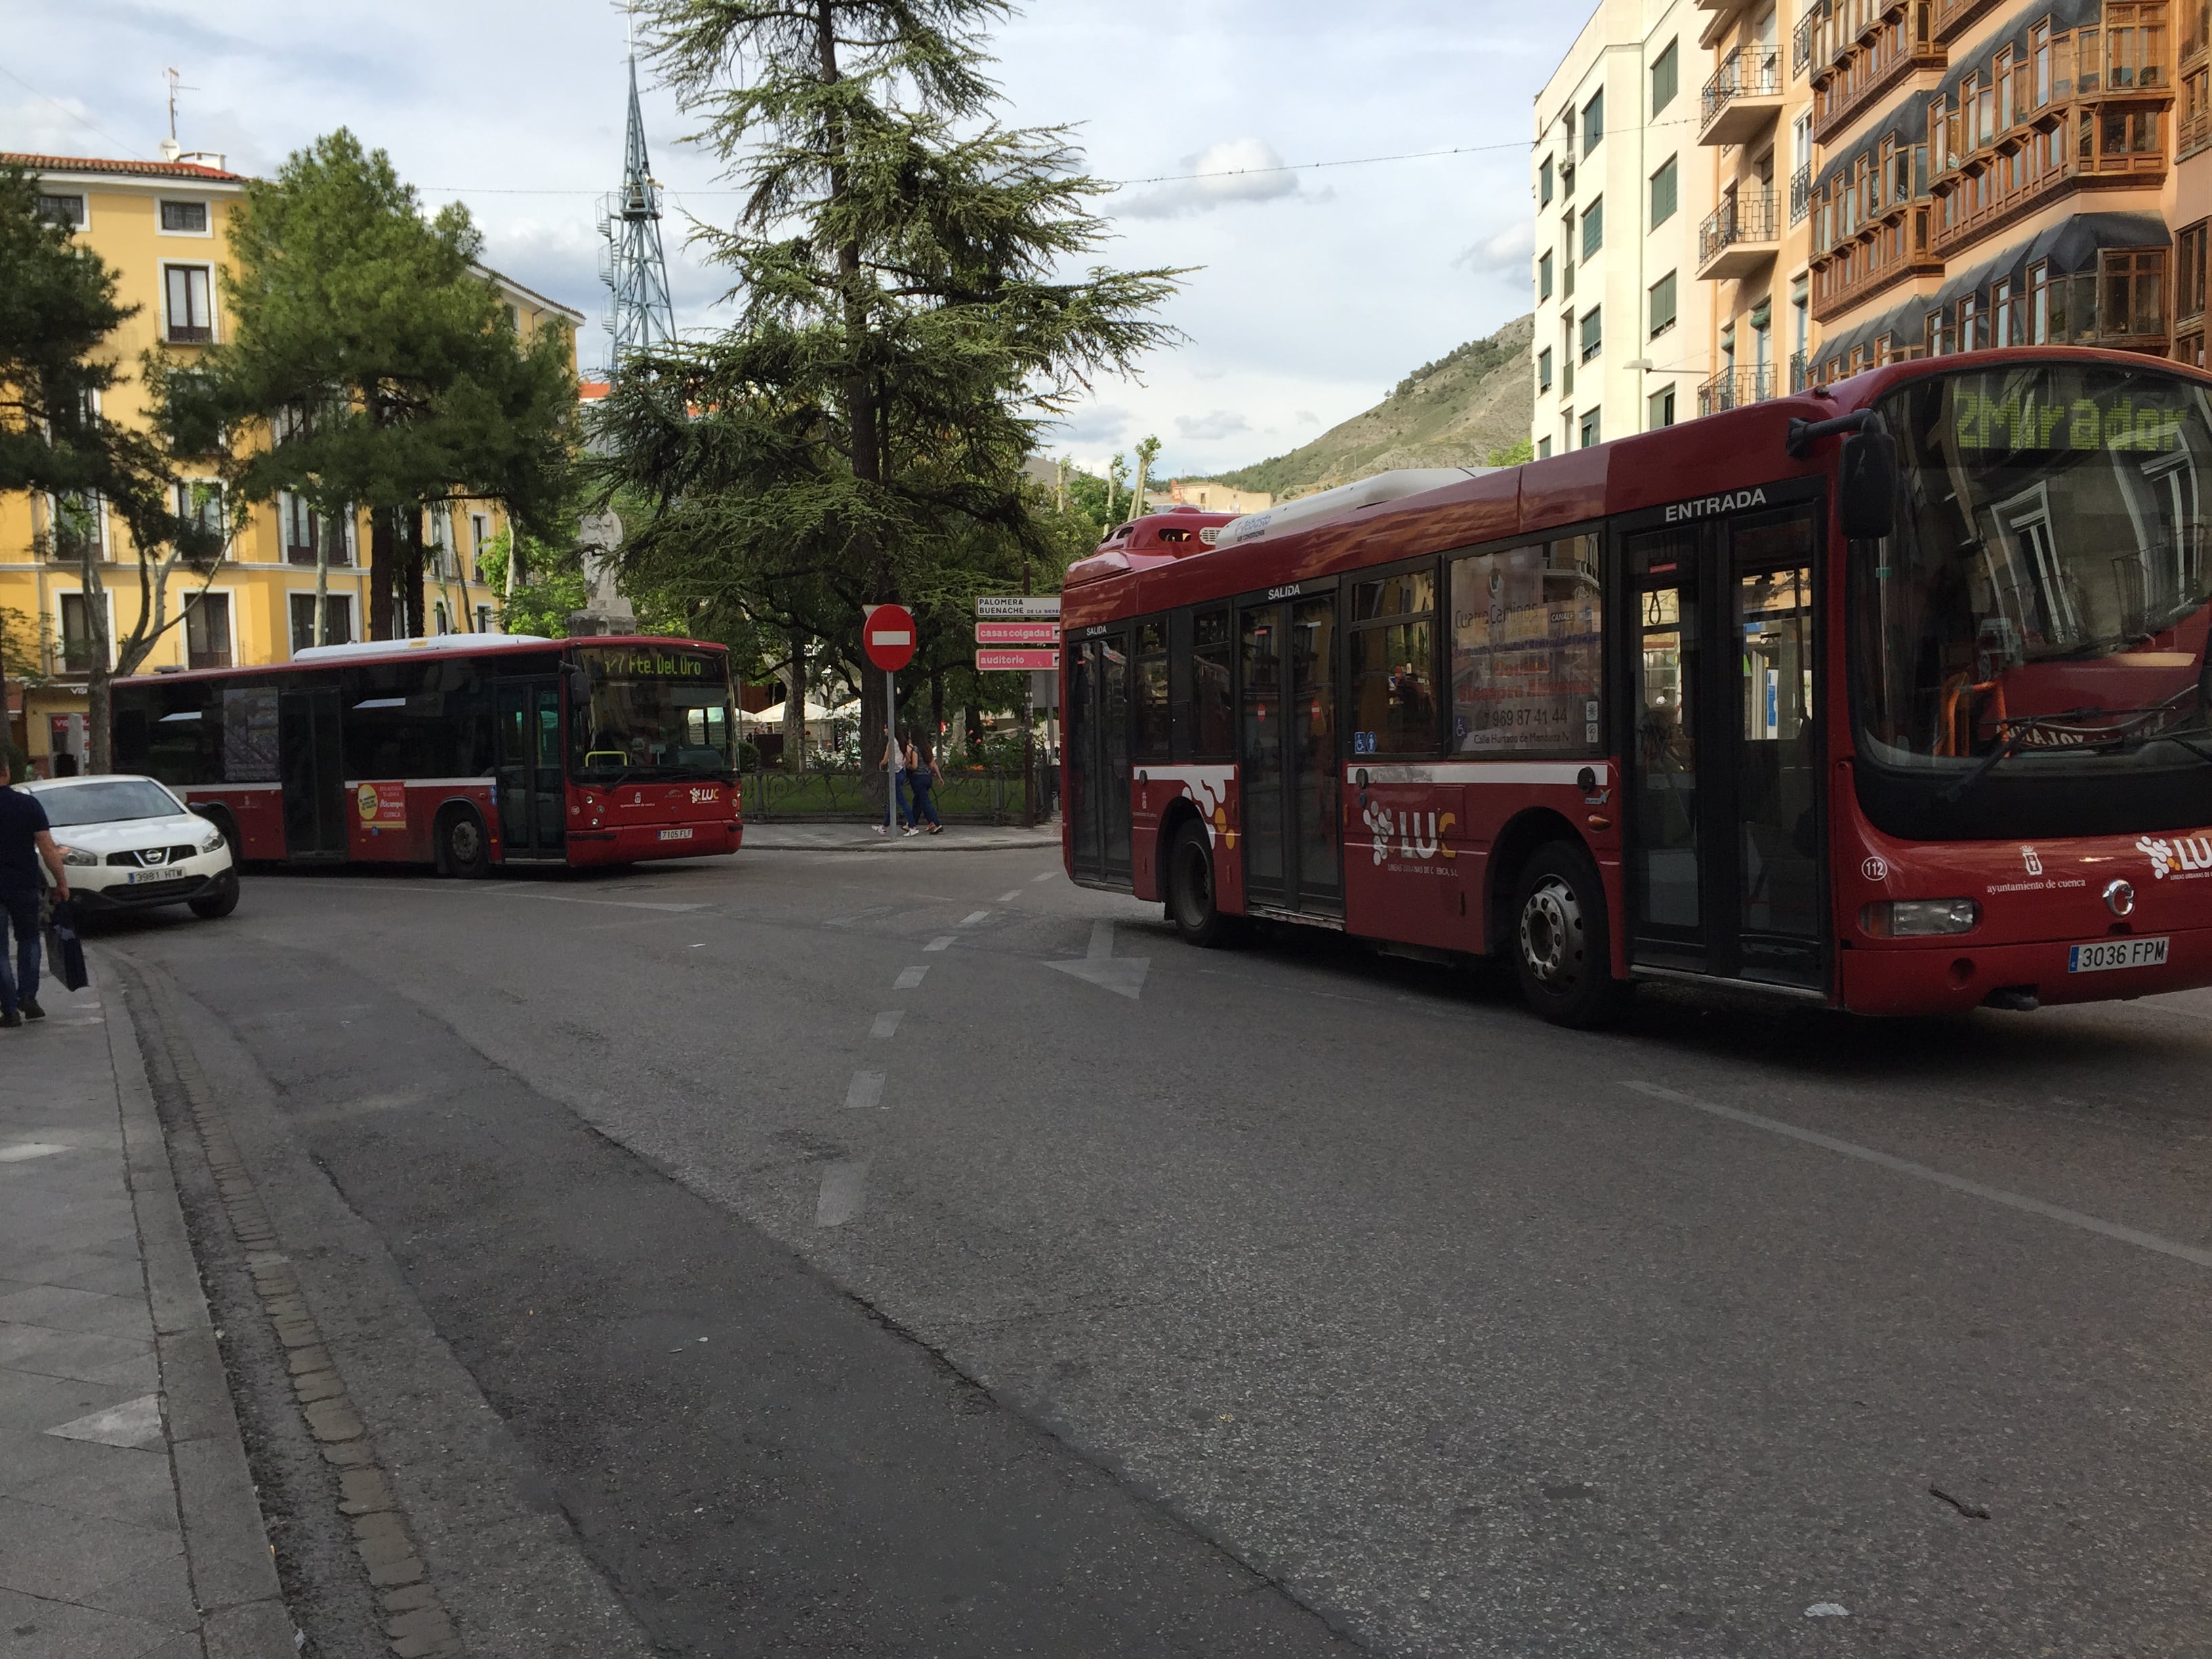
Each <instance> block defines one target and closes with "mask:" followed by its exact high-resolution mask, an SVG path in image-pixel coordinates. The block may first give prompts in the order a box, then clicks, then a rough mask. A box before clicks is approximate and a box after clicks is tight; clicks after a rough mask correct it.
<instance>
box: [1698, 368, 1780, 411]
mask: <svg viewBox="0 0 2212 1659" xmlns="http://www.w3.org/2000/svg"><path fill="white" fill-rule="evenodd" d="M1773 395H1774V369H1773V368H1772V366H1771V365H1765V366H1762V367H1760V368H1724V369H1723V370H1722V371H1721V372H1720V373H1719V374H1716V375H1714V376H1713V378H1712V379H1711V380H1707V381H1706V382H1705V384H1704V385H1703V386H1699V388H1698V413H1699V415H1701V416H1702V415H1717V414H1719V413H1720V412H1721V411H1722V410H1724V409H1741V408H1742V407H1743V406H1744V405H1745V404H1757V403H1764V402H1765V401H1766V399H1768V398H1771V397H1772V396H1773Z"/></svg>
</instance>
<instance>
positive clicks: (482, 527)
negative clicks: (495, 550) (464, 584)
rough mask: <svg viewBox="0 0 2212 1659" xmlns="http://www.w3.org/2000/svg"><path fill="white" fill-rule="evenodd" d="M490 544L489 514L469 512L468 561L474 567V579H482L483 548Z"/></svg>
mask: <svg viewBox="0 0 2212 1659" xmlns="http://www.w3.org/2000/svg"><path fill="white" fill-rule="evenodd" d="M490 545H491V514H490V513H470V514H469V560H470V562H471V564H472V565H473V566H474V567H475V569H476V579H477V580H478V581H482V580H483V579H484V570H483V556H484V550H486V549H487V548H489V546H490Z"/></svg>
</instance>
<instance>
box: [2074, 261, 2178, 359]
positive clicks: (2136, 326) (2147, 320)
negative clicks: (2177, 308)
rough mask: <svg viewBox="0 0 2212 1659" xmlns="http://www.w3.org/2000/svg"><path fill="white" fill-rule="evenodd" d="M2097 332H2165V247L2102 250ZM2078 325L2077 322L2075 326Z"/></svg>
mask: <svg viewBox="0 0 2212 1659" xmlns="http://www.w3.org/2000/svg"><path fill="white" fill-rule="evenodd" d="M2097 275H2098V277H2099V283H2098V286H2099V287H2100V289H2102V290H2103V292H2102V293H2100V295H2098V309H2099V312H2100V315H2099V316H2098V318H2097V327H2098V331H2099V333H2100V334H2103V335H2106V336H2110V335H2114V334H2129V335H2135V336H2138V337H2148V336H2151V335H2160V334H2164V333H2165V332H2166V250H2165V249H2164V248H2145V249H2142V250H2140V251H2137V250H2133V249H2122V250H2119V251H2117V252H2115V251H2113V250H2111V249H2107V250H2106V251H2105V252H2103V253H2101V254H2100V255H2099V256H2098V271H2097ZM2077 326H2078V325H2077Z"/></svg>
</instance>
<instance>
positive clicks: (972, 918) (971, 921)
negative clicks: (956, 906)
mask: <svg viewBox="0 0 2212 1659" xmlns="http://www.w3.org/2000/svg"><path fill="white" fill-rule="evenodd" d="M990 919H991V913H990V912H989V911H988V910H970V911H969V913H968V914H967V915H964V916H963V917H961V918H960V925H961V926H962V927H975V926H977V925H978V924H980V923H982V922H986V921H990Z"/></svg>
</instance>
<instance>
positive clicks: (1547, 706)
mask: <svg viewBox="0 0 2212 1659" xmlns="http://www.w3.org/2000/svg"><path fill="white" fill-rule="evenodd" d="M1597 545H1598V543H1597V538H1596V537H1595V536H1565V537H1561V538H1559V540H1557V541H1554V542H1549V543H1543V542H1539V543H1536V544H1534V545H1531V546H1528V547H1514V548H1508V549H1506V550H1504V551H1502V552H1498V553H1478V554H1475V555H1473V556H1470V557H1468V558H1463V559H1455V560H1454V561H1453V562H1452V568H1451V569H1452V574H1451V606H1452V633H1451V648H1452V666H1451V672H1452V744H1453V747H1454V748H1455V749H1456V750H1458V751H1459V752H1460V753H1462V754H1486V753H1496V752H1500V751H1510V752H1516V753H1537V754H1559V755H1568V756H1574V755H1595V754H1597V753H1598V752H1600V743H1599V739H1600V726H1601V722H1600V720H1599V714H1598V710H1599V708H1600V704H1601V698H1602V697H1603V696H1604V684H1603V668H1602V664H1603V647H1604V643H1605V633H1604V630H1605V607H1604V604H1603V595H1602V593H1601V591H1600V586H1599V580H1598V554H1597Z"/></svg>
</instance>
